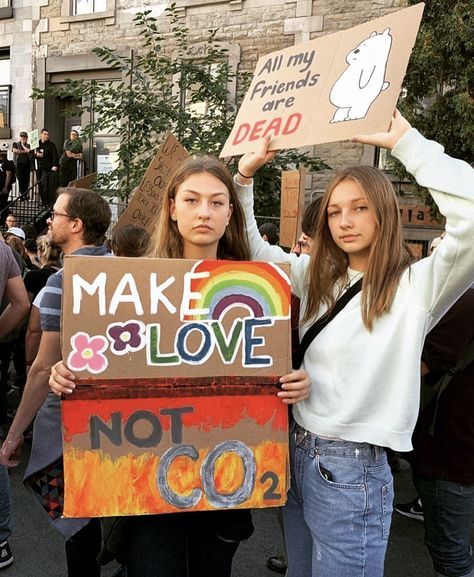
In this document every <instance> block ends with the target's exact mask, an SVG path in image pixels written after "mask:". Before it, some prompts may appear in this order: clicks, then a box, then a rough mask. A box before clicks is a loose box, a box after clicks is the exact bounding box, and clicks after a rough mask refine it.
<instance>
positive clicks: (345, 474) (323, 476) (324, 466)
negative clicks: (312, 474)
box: [314, 455, 365, 491]
mask: <svg viewBox="0 0 474 577" xmlns="http://www.w3.org/2000/svg"><path fill="white" fill-rule="evenodd" d="M314 466H315V471H316V475H317V476H318V478H319V480H320V481H322V482H323V483H324V484H325V485H326V486H329V487H334V488H339V489H349V490H350V489H352V490H355V491H361V490H363V489H364V487H365V474H364V470H363V468H362V467H361V465H360V464H359V463H356V462H355V461H354V460H352V459H347V458H340V457H335V456H328V455H325V456H323V457H321V456H319V455H318V456H316V458H315V459H314Z"/></svg>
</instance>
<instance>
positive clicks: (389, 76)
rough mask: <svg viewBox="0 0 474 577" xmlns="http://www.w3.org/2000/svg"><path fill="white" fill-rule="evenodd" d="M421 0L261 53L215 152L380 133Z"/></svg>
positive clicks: (231, 152) (417, 20)
mask: <svg viewBox="0 0 474 577" xmlns="http://www.w3.org/2000/svg"><path fill="white" fill-rule="evenodd" d="M423 8H424V4H423V3H420V4H416V5H415V6H411V7H410V8H406V9H404V10H400V11H397V12H393V13H391V14H388V15H387V16H383V17H381V18H377V19H376V20H372V21H370V22H367V23H365V24H361V25H359V26H355V27H354V28H350V29H348V30H343V31H340V32H336V33H334V34H329V35H327V36H323V37H321V38H317V39H315V40H310V41H308V42H304V43H301V44H297V45H295V46H290V47H288V48H285V49H283V50H279V51H277V52H272V53H270V54H267V55H265V56H262V57H261V58H260V59H259V60H258V63H257V66H256V69H255V72H254V77H253V80H252V83H251V85H250V88H249V90H248V91H247V94H246V95H245V98H244V101H243V103H242V106H241V107H240V110H239V112H238V114H237V118H236V121H235V123H234V126H233V128H232V131H231V133H230V136H229V138H228V139H227V141H226V143H225V145H224V148H223V150H222V152H221V157H227V156H232V155H237V154H243V153H245V152H251V151H254V150H256V148H257V146H258V143H259V141H260V140H261V139H262V138H264V137H265V136H271V137H272V144H271V146H272V149H283V148H297V147H301V146H308V145H313V144H320V143H324V142H333V141H338V140H345V139H349V138H351V137H352V136H353V135H354V134H356V133H372V132H377V131H381V130H386V129H387V128H388V126H389V123H390V119H391V116H392V113H393V110H394V108H395V106H396V102H397V100H398V96H399V94H400V89H401V85H402V82H403V78H404V75H405V71H406V68H407V65H408V60H409V57H410V54H411V51H412V48H413V45H414V43H415V39H416V34H417V31H418V28H419V25H420V21H421V16H422V13H423Z"/></svg>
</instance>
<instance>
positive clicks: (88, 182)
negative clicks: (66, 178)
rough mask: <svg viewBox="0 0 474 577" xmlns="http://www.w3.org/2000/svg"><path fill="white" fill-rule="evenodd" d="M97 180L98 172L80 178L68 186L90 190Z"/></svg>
mask: <svg viewBox="0 0 474 577" xmlns="http://www.w3.org/2000/svg"><path fill="white" fill-rule="evenodd" d="M96 178H97V172H91V173H90V174H88V175H86V176H83V177H82V178H78V179H77V180H72V181H71V182H70V183H69V184H68V186H71V187H72V188H90V187H91V186H92V185H93V184H94V182H95V179H96Z"/></svg>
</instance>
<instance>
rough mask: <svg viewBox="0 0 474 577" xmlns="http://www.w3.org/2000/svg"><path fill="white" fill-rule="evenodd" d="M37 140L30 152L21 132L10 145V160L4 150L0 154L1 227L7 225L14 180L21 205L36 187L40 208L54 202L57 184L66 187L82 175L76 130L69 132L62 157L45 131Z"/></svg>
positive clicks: (43, 130) (24, 135) (29, 146)
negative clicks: (35, 145)
mask: <svg viewBox="0 0 474 577" xmlns="http://www.w3.org/2000/svg"><path fill="white" fill-rule="evenodd" d="M39 137H40V138H39V141H38V146H37V147H36V148H33V149H32V148H31V145H30V143H29V142H28V133H27V132H25V131H23V130H22V131H21V132H20V134H19V139H18V140H17V141H15V142H13V145H12V156H13V159H12V160H9V159H8V151H7V150H1V151H0V226H1V225H4V224H8V223H6V217H7V215H8V211H9V203H10V201H11V200H12V198H11V193H12V189H13V184H14V183H15V181H16V183H17V190H18V198H19V199H20V202H23V201H26V200H28V199H29V198H31V197H32V194H31V191H32V190H34V188H35V185H36V186H37V189H38V193H39V198H40V201H41V203H42V205H43V206H44V207H50V206H51V205H52V204H53V203H54V201H55V190H56V188H57V187H58V185H60V186H67V185H68V184H69V183H70V182H72V181H74V180H77V179H78V178H79V175H80V174H81V170H80V167H79V165H80V163H82V162H83V161H84V158H83V146H82V142H81V140H80V138H79V132H78V131H77V130H75V129H73V130H71V132H70V135H69V138H68V139H66V140H65V141H64V144H63V147H62V152H61V155H60V154H59V152H58V147H57V146H56V144H55V143H54V142H52V141H51V140H50V135H49V130H48V129H47V128H43V129H42V130H41V133H40V135H39ZM32 175H34V183H35V184H33V185H32V184H31V183H32ZM58 176H59V181H58Z"/></svg>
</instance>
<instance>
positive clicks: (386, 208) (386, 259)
mask: <svg viewBox="0 0 474 577" xmlns="http://www.w3.org/2000/svg"><path fill="white" fill-rule="evenodd" d="M345 180H352V181H354V182H356V183H357V184H358V185H359V186H360V187H361V188H362V190H363V191H364V193H365V195H366V196H367V200H368V202H369V205H370V206H371V208H372V209H373V214H374V217H375V220H376V224H377V234H376V237H375V239H374V241H373V242H372V245H371V247H370V252H369V262H368V267H367V270H366V271H365V273H364V280H363V284H362V297H361V314H362V319H363V321H364V324H365V326H366V327H367V328H368V329H369V330H372V328H373V323H374V320H375V319H376V318H379V317H381V316H382V315H383V314H384V313H386V312H388V311H389V310H390V307H391V305H392V302H393V298H394V296H395V292H396V290H397V287H398V283H399V281H400V277H401V275H402V273H403V271H404V270H405V269H406V267H407V266H409V264H410V263H411V262H412V260H413V257H412V255H411V253H410V251H409V250H408V248H407V246H406V244H405V242H404V240H403V235H402V225H401V218H400V212H399V207H398V201H397V196H396V194H395V190H394V189H393V186H392V183H391V182H390V180H389V179H388V178H387V177H386V176H385V174H383V173H382V172H381V171H380V170H377V169H376V168H373V167H371V166H352V167H349V168H346V169H344V170H342V171H341V172H339V173H338V174H336V175H335V176H334V177H333V179H332V180H331V182H330V183H329V185H328V188H327V190H326V192H325V193H324V196H323V199H322V202H321V210H320V212H319V219H318V225H317V227H316V235H315V239H314V240H315V248H314V250H313V254H312V256H311V260H310V264H309V266H308V271H307V274H308V277H307V284H308V302H307V306H306V310H305V314H304V318H303V322H309V321H310V320H311V319H313V318H314V317H315V316H316V314H317V313H318V311H319V309H320V307H321V306H322V305H326V306H327V307H328V309H329V310H331V309H332V308H333V306H334V304H335V301H336V299H337V297H338V296H339V295H338V294H337V293H336V294H335V290H334V288H335V285H336V284H338V283H340V284H341V287H343V286H344V285H345V284H346V283H347V280H348V277H347V267H348V266H349V258H348V255H347V254H346V253H345V252H344V251H343V250H342V249H340V248H339V247H338V246H337V245H336V243H335V242H334V240H333V238H332V235H331V232H330V230H329V225H328V215H327V207H328V204H329V200H330V198H331V194H332V192H333V190H334V189H335V188H336V186H337V185H338V184H340V183H341V182H343V181H345Z"/></svg>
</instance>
